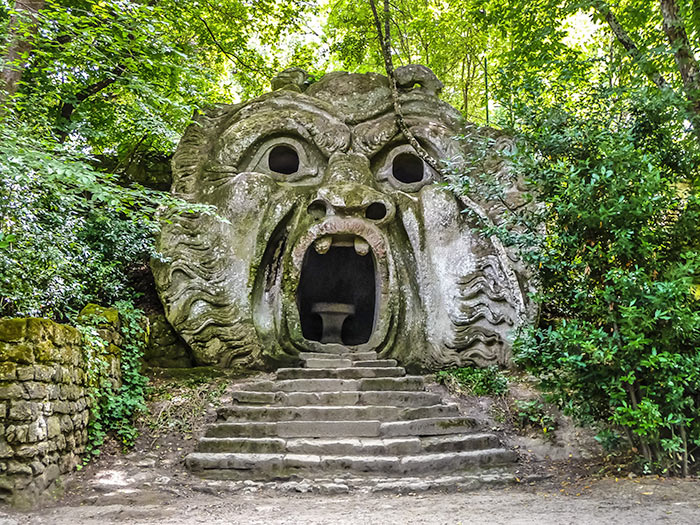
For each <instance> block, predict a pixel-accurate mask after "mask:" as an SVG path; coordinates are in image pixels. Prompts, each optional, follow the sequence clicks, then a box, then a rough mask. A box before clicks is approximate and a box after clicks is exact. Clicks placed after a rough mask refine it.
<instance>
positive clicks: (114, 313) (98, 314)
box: [78, 303, 121, 331]
mask: <svg viewBox="0 0 700 525" xmlns="http://www.w3.org/2000/svg"><path fill="white" fill-rule="evenodd" d="M78 319H79V320H84V321H86V320H90V319H97V320H99V321H100V324H101V326H109V327H110V328H113V329H114V330H117V331H119V329H120V328H121V325H120V322H119V310H117V309H116V308H105V307H104V306H100V305H98V304H94V303H88V304H87V305H85V308H83V309H82V310H81V311H80V313H79V314H78Z"/></svg>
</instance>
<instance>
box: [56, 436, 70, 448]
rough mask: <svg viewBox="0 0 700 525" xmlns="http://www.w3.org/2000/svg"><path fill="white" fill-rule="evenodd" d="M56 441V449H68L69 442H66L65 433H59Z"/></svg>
mask: <svg viewBox="0 0 700 525" xmlns="http://www.w3.org/2000/svg"><path fill="white" fill-rule="evenodd" d="M54 443H55V444H56V449H57V450H65V449H66V444H67V443H66V436H64V435H63V434H59V435H58V436H57V437H56V441H54Z"/></svg>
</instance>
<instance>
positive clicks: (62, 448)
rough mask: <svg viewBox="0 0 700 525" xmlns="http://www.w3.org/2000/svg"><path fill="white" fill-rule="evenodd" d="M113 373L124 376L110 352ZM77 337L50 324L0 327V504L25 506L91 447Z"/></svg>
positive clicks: (4, 322)
mask: <svg viewBox="0 0 700 525" xmlns="http://www.w3.org/2000/svg"><path fill="white" fill-rule="evenodd" d="M109 349H110V352H111V354H110V355H109V356H108V360H107V362H108V363H109V364H110V365H109V366H108V368H109V370H108V372H107V373H108V374H109V376H110V377H111V378H113V379H114V380H115V381H118V375H119V355H118V348H117V347H116V346H115V345H113V344H112V345H110V346H109ZM84 352H85V347H84V345H83V341H82V337H81V334H80V332H79V331H78V330H77V329H75V328H73V327H72V326H67V325H62V324H58V323H54V322H53V321H51V320H49V319H38V318H28V319H24V318H22V319H1V320H0V502H3V503H8V504H12V505H15V506H20V507H28V506H31V505H32V504H34V503H35V502H36V501H38V498H39V496H40V494H41V493H43V492H44V491H45V490H47V489H48V490H50V489H51V488H52V484H53V483H54V482H55V481H56V480H57V479H58V478H59V477H60V476H61V474H65V473H67V472H69V471H71V470H72V469H73V468H74V467H75V466H76V465H77V464H78V463H79V462H80V461H81V457H80V455H81V454H82V453H83V452H84V450H85V444H86V443H87V423H88V418H89V399H88V395H87V387H88V383H87V381H88V379H87V377H88V375H87V366H88V359H86V356H85V354H84Z"/></svg>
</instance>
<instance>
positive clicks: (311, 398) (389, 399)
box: [256, 390, 441, 408]
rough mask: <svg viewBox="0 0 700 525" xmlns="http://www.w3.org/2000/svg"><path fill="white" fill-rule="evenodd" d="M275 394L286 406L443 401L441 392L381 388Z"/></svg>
mask: <svg viewBox="0 0 700 525" xmlns="http://www.w3.org/2000/svg"><path fill="white" fill-rule="evenodd" d="M256 393H257V392H256ZM273 394H274V395H275V401H276V403H278V404H279V405H284V406H301V405H323V406H337V405H383V406H400V407H414V408H419V407H422V406H430V405H437V404H439V403H440V402H441V397H440V395H439V394H434V393H432V392H413V391H402V390H389V391H382V390H379V391H369V392H357V391H356V392H274V393H273ZM269 404H270V403H269Z"/></svg>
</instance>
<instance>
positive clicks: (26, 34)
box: [0, 0, 45, 105]
mask: <svg viewBox="0 0 700 525" xmlns="http://www.w3.org/2000/svg"><path fill="white" fill-rule="evenodd" d="M44 4H45V0H16V1H15V6H14V10H15V12H16V14H14V15H12V17H11V19H10V25H9V29H8V34H9V37H8V45H7V48H6V49H5V53H4V56H3V58H2V71H0V105H5V103H6V102H7V100H9V99H10V98H11V97H12V96H13V95H14V94H15V93H17V88H18V87H19V81H20V79H21V78H22V71H23V69H24V64H23V62H24V61H25V60H27V58H28V57H29V53H31V51H32V47H33V44H34V36H35V35H36V31H37V26H38V19H39V10H40V9H42V8H43V7H44Z"/></svg>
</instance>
